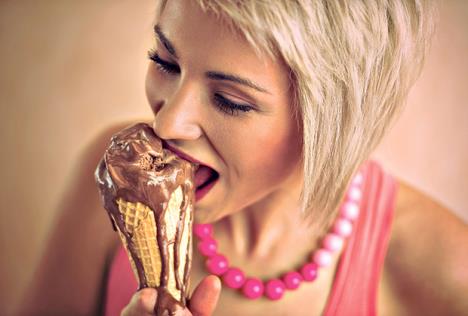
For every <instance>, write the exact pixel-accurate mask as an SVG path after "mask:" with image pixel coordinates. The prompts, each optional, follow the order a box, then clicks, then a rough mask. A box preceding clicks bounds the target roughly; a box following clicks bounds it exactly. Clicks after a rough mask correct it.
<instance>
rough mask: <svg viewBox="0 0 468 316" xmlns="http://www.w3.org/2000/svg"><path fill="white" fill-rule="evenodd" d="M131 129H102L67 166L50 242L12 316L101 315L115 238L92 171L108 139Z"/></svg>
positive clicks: (120, 127)
mask: <svg viewBox="0 0 468 316" xmlns="http://www.w3.org/2000/svg"><path fill="white" fill-rule="evenodd" d="M131 123H132V122H122V123H120V124H114V125H112V126H108V127H106V128H104V129H102V131H100V132H99V133H98V134H97V135H96V136H95V137H93V139H91V140H90V141H89V142H88V143H87V144H86V145H85V146H84V147H83V148H82V149H81V152H80V154H79V155H78V156H77V157H76V158H75V160H74V162H73V163H72V164H71V166H70V169H69V175H68V179H67V183H66V187H65V189H64V190H63V194H62V196H61V197H60V200H59V202H58V209H57V217H56V220H55V223H54V224H53V225H52V229H51V232H50V234H49V236H50V237H49V238H48V239H47V241H46V246H45V248H44V252H43V254H42V256H41V259H40V262H39V265H38V267H37V269H36V272H35V273H34V279H33V280H31V281H30V286H29V288H28V292H27V293H25V296H24V299H23V300H22V302H21V303H20V304H21V305H20V306H18V308H17V313H16V314H17V315H62V314H63V315H65V314H73V315H97V314H100V312H101V310H100V309H101V307H102V306H101V305H102V295H103V293H104V285H105V274H106V271H107V269H108V266H109V263H110V259H111V257H112V254H113V252H114V251H115V249H116V246H117V245H118V237H117V234H115V233H114V231H113V230H112V225H111V222H110V219H109V218H108V216H107V214H106V212H105V211H104V210H103V208H102V206H101V199H100V197H99V194H98V190H97V186H96V184H95V182H94V170H95V168H96V166H97V164H98V162H99V160H100V159H101V158H102V155H103V153H104V150H105V149H106V147H107V146H108V144H109V142H110V138H111V136H112V135H113V134H114V133H115V132H117V131H118V130H120V129H122V128H124V127H125V126H127V125H129V124H131ZM71 293H73V294H71ZM77 298H78V299H77Z"/></svg>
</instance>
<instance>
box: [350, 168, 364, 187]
mask: <svg viewBox="0 0 468 316" xmlns="http://www.w3.org/2000/svg"><path fill="white" fill-rule="evenodd" d="M363 180H364V176H363V174H362V172H361V171H359V172H358V173H356V175H355V176H354V178H353V180H351V183H352V184H353V185H361V184H362V182H363Z"/></svg>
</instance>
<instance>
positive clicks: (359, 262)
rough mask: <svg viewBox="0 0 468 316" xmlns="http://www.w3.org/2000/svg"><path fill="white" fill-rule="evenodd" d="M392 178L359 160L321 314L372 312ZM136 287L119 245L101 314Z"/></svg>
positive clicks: (118, 307) (115, 309)
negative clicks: (353, 198)
mask: <svg viewBox="0 0 468 316" xmlns="http://www.w3.org/2000/svg"><path fill="white" fill-rule="evenodd" d="M396 189H397V182H396V181H395V179H394V178H393V177H392V176H391V175H390V174H388V173H386V172H385V171H384V170H383V169H382V167H381V166H380V165H379V163H378V162H376V161H374V160H368V161H367V162H366V163H365V164H364V188H363V199H362V204H361V215H360V216H359V219H358V221H357V223H356V225H355V228H354V231H353V233H352V235H351V237H350V238H349V240H348V244H347V246H346V248H345V250H344V251H343V253H342V256H341V259H340V262H339V265H338V268H337V273H336V276H335V280H334V283H333V286H332V290H331V292H330V295H329V297H328V302H327V304H326V306H325V311H324V315H326V316H332V315H333V316H341V315H343V316H344V315H346V316H354V315H359V316H363V315H376V314H377V288H378V285H379V280H380V274H381V270H382V266H383V262H384V258H385V254H386V251H387V244H388V240H389V237H390V226H391V222H392V218H393V210H394V205H395V194H396ZM137 287H138V284H137V281H136V279H135V277H134V275H133V272H132V269H131V267H130V263H129V260H128V258H127V254H126V253H125V250H124V248H123V247H119V249H118V251H117V252H116V255H115V257H114V259H113V261H112V263H111V267H110V271H109V277H108V283H107V291H106V296H105V297H106V299H105V302H104V304H105V315H106V316H115V315H120V312H121V311H122V309H123V308H124V307H125V306H126V305H127V304H128V303H129V302H130V299H131V297H132V295H133V294H134V293H135V291H136V289H137Z"/></svg>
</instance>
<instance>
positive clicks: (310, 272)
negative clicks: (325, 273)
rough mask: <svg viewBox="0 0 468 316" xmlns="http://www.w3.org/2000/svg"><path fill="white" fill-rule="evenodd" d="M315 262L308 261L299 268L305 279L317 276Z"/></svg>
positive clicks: (308, 279) (312, 278) (313, 278)
mask: <svg viewBox="0 0 468 316" xmlns="http://www.w3.org/2000/svg"><path fill="white" fill-rule="evenodd" d="M317 269H318V267H317V264H315V263H313V262H310V263H306V264H305V265H303V266H302V268H301V275H302V277H303V279H304V280H305V281H313V280H315V279H316V278H317V275H318V273H317Z"/></svg>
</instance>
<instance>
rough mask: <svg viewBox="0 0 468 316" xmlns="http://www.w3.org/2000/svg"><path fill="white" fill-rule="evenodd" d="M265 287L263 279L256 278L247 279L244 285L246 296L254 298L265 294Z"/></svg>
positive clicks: (243, 290)
mask: <svg viewBox="0 0 468 316" xmlns="http://www.w3.org/2000/svg"><path fill="white" fill-rule="evenodd" d="M263 291H264V287H263V283H262V281H260V280H259V279H256V278H251V279H247V280H246V281H245V283H244V286H243V287H242V293H244V296H245V297H247V298H249V299H251V300H254V299H256V298H259V297H260V296H262V295H263Z"/></svg>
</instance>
